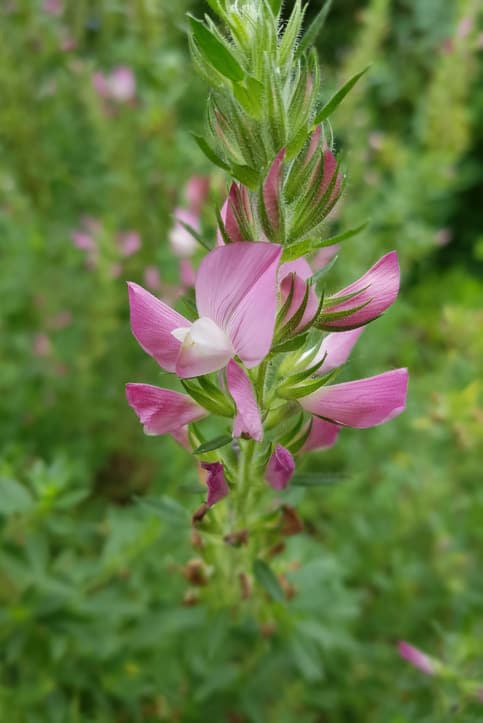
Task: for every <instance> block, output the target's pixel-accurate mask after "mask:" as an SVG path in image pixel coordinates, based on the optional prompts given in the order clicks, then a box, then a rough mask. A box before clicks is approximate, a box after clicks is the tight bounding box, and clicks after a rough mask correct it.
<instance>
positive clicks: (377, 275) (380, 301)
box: [324, 251, 400, 329]
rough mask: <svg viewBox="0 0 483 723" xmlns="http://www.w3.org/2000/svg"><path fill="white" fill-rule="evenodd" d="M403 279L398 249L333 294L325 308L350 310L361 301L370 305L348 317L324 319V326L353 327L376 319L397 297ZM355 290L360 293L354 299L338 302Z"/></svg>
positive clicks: (328, 309) (327, 309)
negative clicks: (331, 319) (340, 298)
mask: <svg viewBox="0 0 483 723" xmlns="http://www.w3.org/2000/svg"><path fill="white" fill-rule="evenodd" d="M399 281H400V273H399V263H398V258H397V253H396V252H395V251H391V252H390V253H388V254H386V255H385V256H383V257H382V258H381V259H379V261H378V262H377V263H376V264H374V266H373V267H372V268H370V269H369V271H367V273H365V274H364V276H361V278H360V279H358V280H357V281H354V282H353V283H352V284H350V285H349V286H346V287H345V288H344V289H342V290H341V291H339V292H338V293H337V294H335V295H334V296H332V297H330V299H329V300H328V303H327V307H326V309H324V311H327V312H333V311H346V310H350V309H353V308H355V307H357V306H360V305H361V304H366V306H364V308H362V309H360V310H359V311H356V312H355V313H353V314H350V315H349V316H347V317H345V318H344V319H337V320H335V321H327V322H326V323H324V327H325V328H328V329H330V328H349V327H352V326H360V325H363V324H367V323H368V322H369V321H372V320H373V319H376V318H377V317H378V316H380V315H381V314H382V313H383V312H384V311H386V309H388V308H389V307H390V306H391V304H392V303H393V302H394V301H395V299H396V298H397V295H398V293H399ZM356 292H358V293H356ZM353 293H356V295H355V296H353V297H352V298H351V299H349V300H347V301H342V302H340V303H337V299H338V297H343V296H346V295H347V294H353Z"/></svg>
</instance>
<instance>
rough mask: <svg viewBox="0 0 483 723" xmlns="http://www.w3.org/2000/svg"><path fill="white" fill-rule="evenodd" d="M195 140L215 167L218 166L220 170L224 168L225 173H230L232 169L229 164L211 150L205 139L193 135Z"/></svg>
mask: <svg viewBox="0 0 483 723" xmlns="http://www.w3.org/2000/svg"><path fill="white" fill-rule="evenodd" d="M192 136H193V138H194V139H195V141H196V143H197V144H198V147H199V148H200V150H201V151H202V152H203V153H204V154H205V156H206V157H207V159H208V160H209V161H211V162H212V163H214V164H215V166H218V167H219V168H223V170H224V171H229V170H230V167H229V166H228V164H227V163H225V162H224V161H223V160H222V159H221V158H220V156H218V155H217V154H216V153H215V152H214V150H213V149H212V148H211V146H209V145H208V143H207V142H206V141H205V139H204V138H202V137H201V136H197V135H195V134H194V133H192Z"/></svg>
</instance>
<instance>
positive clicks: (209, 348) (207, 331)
mask: <svg viewBox="0 0 483 723" xmlns="http://www.w3.org/2000/svg"><path fill="white" fill-rule="evenodd" d="M178 333H179V334H180V336H178V338H180V337H181V336H183V343H182V344H181V348H180V350H179V354H178V359H177V361H176V374H177V375H178V376H179V377H182V378H187V377H199V376H202V375H203V374H210V373H211V372H216V371H218V370H219V369H223V367H225V366H226V364H227V363H228V361H229V360H230V359H231V358H232V357H233V355H234V353H235V352H234V350H233V347H232V345H231V342H230V339H229V338H228V336H227V334H226V333H225V332H224V331H223V329H220V327H219V326H218V325H217V324H216V322H214V321H212V319H208V318H207V317H201V318H200V319H197V320H196V321H195V322H193V324H191V325H190V326H189V328H185V329H183V330H179V332H178Z"/></svg>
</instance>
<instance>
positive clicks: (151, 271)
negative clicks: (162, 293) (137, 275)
mask: <svg viewBox="0 0 483 723" xmlns="http://www.w3.org/2000/svg"><path fill="white" fill-rule="evenodd" d="M144 283H145V284H146V286H147V287H148V288H150V289H151V291H159V289H160V288H161V275H160V273H159V269H158V268H156V266H146V268H145V269H144Z"/></svg>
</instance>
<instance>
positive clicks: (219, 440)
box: [193, 434, 233, 454]
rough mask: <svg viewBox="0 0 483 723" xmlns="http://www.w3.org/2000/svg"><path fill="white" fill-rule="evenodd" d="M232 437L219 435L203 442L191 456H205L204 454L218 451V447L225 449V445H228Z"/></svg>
mask: <svg viewBox="0 0 483 723" xmlns="http://www.w3.org/2000/svg"><path fill="white" fill-rule="evenodd" d="M232 439H233V437H232V436H231V434H221V435H220V436H219V437H215V438H214V439H210V440H208V442H203V444H200V446H199V447H197V448H196V449H194V450H193V454H205V452H213V450H215V449H220V447H226V445H227V444H230V442H231V441H232Z"/></svg>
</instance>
